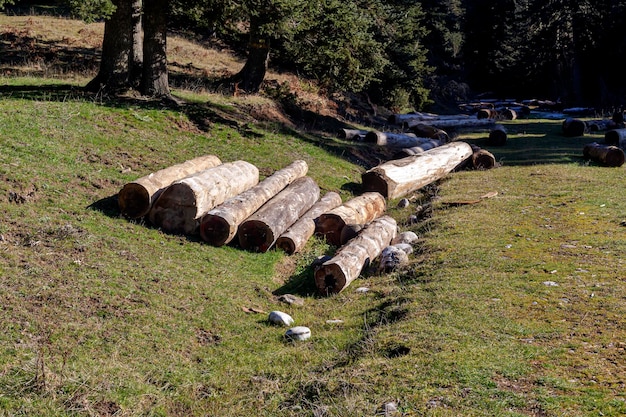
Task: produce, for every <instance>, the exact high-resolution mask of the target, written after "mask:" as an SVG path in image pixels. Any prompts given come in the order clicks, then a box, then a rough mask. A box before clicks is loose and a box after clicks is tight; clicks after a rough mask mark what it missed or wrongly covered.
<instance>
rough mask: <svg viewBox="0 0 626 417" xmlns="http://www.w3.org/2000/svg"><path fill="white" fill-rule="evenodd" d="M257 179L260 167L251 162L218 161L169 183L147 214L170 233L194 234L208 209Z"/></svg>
mask: <svg viewBox="0 0 626 417" xmlns="http://www.w3.org/2000/svg"><path fill="white" fill-rule="evenodd" d="M258 182H259V170H258V169H257V167H255V166H254V165H252V164H250V163H248V162H245V161H235V162H229V163H225V164H222V165H218V166H216V167H213V168H209V169H206V170H204V171H202V172H198V173H196V174H194V175H193V176H190V177H187V178H184V179H182V180H180V181H176V182H174V183H173V184H172V185H170V186H169V187H167V188H166V189H165V190H163V192H162V193H161V195H160V196H159V198H158V199H157V200H156V201H155V203H154V205H153V206H152V209H151V210H150V213H149V214H148V217H149V218H150V221H151V222H152V223H153V224H155V225H157V226H159V227H161V229H162V230H163V231H165V232H167V233H180V234H193V233H196V232H197V231H198V226H199V224H200V218H201V217H202V216H203V215H204V214H205V213H207V212H208V211H209V210H211V209H212V208H213V207H215V206H217V205H218V204H222V203H223V202H224V201H226V200H228V199H229V198H231V197H234V196H236V195H237V194H239V193H242V192H244V191H246V190H248V189H249V188H251V187H253V186H255V185H256V184H257V183H258Z"/></svg>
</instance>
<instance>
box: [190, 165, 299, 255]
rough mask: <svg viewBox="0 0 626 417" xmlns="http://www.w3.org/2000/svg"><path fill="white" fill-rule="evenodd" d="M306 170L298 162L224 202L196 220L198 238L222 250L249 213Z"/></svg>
mask: <svg viewBox="0 0 626 417" xmlns="http://www.w3.org/2000/svg"><path fill="white" fill-rule="evenodd" d="M308 170H309V166H308V165H307V163H306V162H305V161H302V160H298V161H294V162H293V163H291V164H290V165H289V166H287V167H285V168H283V169H280V170H278V171H276V172H275V173H273V174H272V175H270V176H269V177H267V178H265V179H264V180H263V181H261V182H260V183H258V184H257V185H255V186H254V187H252V188H250V189H249V190H247V191H244V192H243V193H241V194H237V195H236V196H234V197H232V198H230V199H228V200H226V201H225V202H224V203H222V204H220V205H219V206H217V207H215V208H214V209H212V210H210V211H209V212H208V213H207V214H205V215H204V216H202V219H200V236H201V237H202V239H203V240H204V241H205V242H208V243H209V244H211V245H213V246H222V245H225V244H227V243H229V242H230V241H231V240H233V239H234V238H235V235H236V234H237V228H238V227H239V225H240V224H241V222H243V221H244V220H245V219H247V218H248V217H250V215H251V214H252V213H254V212H255V211H257V210H258V209H259V208H260V207H261V206H262V205H263V204H265V203H266V202H268V201H269V200H270V199H271V198H272V197H274V196H275V195H276V194H278V193H279V192H280V191H282V190H283V188H285V187H286V186H288V185H289V184H291V183H292V182H294V181H295V180H297V179H298V178H300V177H304V176H305V175H306V173H307V171H308Z"/></svg>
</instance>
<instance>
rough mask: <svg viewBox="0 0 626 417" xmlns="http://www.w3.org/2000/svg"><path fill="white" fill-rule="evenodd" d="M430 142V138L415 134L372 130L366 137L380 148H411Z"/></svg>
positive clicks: (366, 139) (367, 140)
mask: <svg viewBox="0 0 626 417" xmlns="http://www.w3.org/2000/svg"><path fill="white" fill-rule="evenodd" d="M430 140H431V139H430V138H418V137H417V136H415V134H413V133H408V134H405V133H391V132H379V131H376V130H372V131H371V132H368V133H367V135H365V141H366V142H372V143H376V145H378V146H386V147H389V148H411V147H413V146H419V145H421V144H422V143H424V142H428V141H430Z"/></svg>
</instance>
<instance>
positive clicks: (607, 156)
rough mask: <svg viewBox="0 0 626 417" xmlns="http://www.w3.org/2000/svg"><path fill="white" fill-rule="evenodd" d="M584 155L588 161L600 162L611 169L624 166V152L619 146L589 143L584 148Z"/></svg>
mask: <svg viewBox="0 0 626 417" xmlns="http://www.w3.org/2000/svg"><path fill="white" fill-rule="evenodd" d="M583 155H584V157H585V158H587V159H591V160H592V161H595V162H599V163H601V164H603V165H606V166H609V167H621V166H622V165H624V151H623V150H622V149H620V148H618V147H617V146H612V145H608V146H607V145H600V144H598V143H596V142H593V143H589V144H587V145H585V147H584V148H583Z"/></svg>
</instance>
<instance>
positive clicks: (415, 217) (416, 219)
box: [409, 214, 419, 224]
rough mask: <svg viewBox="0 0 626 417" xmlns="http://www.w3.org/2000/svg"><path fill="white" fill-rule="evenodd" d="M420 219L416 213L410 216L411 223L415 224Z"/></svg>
mask: <svg viewBox="0 0 626 417" xmlns="http://www.w3.org/2000/svg"><path fill="white" fill-rule="evenodd" d="M418 221H419V218H418V217H417V216H416V215H415V214H411V215H410V216H409V224H415V223H417V222H418Z"/></svg>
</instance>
